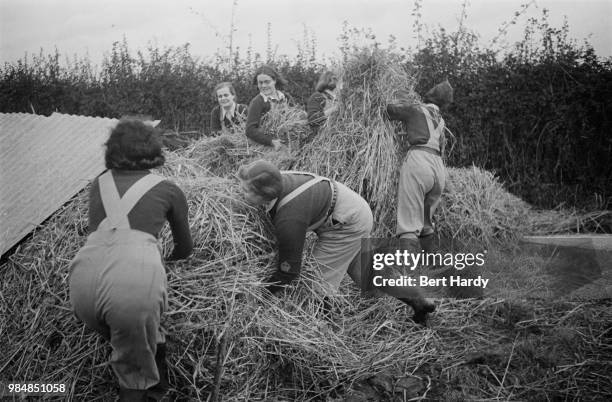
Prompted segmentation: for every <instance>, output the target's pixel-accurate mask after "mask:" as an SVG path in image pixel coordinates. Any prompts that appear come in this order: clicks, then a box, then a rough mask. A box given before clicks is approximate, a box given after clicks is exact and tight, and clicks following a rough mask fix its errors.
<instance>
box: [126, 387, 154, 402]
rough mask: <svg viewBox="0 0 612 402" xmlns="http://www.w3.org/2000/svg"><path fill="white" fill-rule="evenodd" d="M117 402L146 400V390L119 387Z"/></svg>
mask: <svg viewBox="0 0 612 402" xmlns="http://www.w3.org/2000/svg"><path fill="white" fill-rule="evenodd" d="M119 402H147V390H146V389H129V388H119Z"/></svg>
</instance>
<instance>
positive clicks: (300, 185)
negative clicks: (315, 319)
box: [238, 160, 429, 323]
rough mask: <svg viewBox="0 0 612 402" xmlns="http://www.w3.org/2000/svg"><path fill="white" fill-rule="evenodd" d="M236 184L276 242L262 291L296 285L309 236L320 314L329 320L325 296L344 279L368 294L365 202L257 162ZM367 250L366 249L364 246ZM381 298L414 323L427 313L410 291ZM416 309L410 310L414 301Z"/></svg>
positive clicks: (321, 180)
mask: <svg viewBox="0 0 612 402" xmlns="http://www.w3.org/2000/svg"><path fill="white" fill-rule="evenodd" d="M238 178H239V179H240V182H241V183H240V185H241V188H242V191H243V193H244V197H245V199H246V201H247V202H248V203H249V204H251V205H254V206H265V207H266V211H267V212H268V213H269V214H270V216H271V217H272V223H273V224H274V227H275V229H276V238H277V239H278V243H279V244H278V249H279V253H278V254H279V257H278V268H277V270H276V272H274V274H273V275H272V277H271V278H270V279H269V280H268V282H270V283H271V284H270V285H268V286H267V289H268V290H269V291H270V292H271V293H272V294H275V295H276V294H278V293H279V292H280V291H282V290H283V288H285V287H286V285H288V284H290V283H291V282H292V281H294V280H295V279H297V278H298V277H299V275H300V271H301V267H302V251H303V250H304V241H305V239H306V233H307V232H308V231H314V232H315V233H316V234H317V237H318V239H317V242H316V244H315V246H314V250H313V253H312V255H313V257H314V260H315V261H316V263H317V264H318V266H319V268H320V270H321V276H322V277H323V284H324V292H325V294H326V296H325V298H324V300H323V313H324V315H325V316H326V317H327V318H330V296H333V295H334V294H335V293H337V291H338V288H339V286H340V282H341V281H342V279H343V278H344V274H345V273H348V274H349V276H350V277H351V279H352V280H353V281H354V282H355V283H356V284H357V285H358V286H359V287H360V288H361V289H362V290H364V291H370V290H372V289H373V287H372V283H371V279H372V267H371V266H370V265H367V266H364V267H363V269H362V265H361V260H362V253H364V252H365V255H368V253H369V252H370V251H371V250H369V249H368V247H365V248H366V250H362V239H365V238H368V237H369V236H370V232H371V231H372V224H373V218H372V210H371V209H370V206H369V205H368V203H367V201H366V200H364V199H363V198H362V197H361V196H360V195H359V194H357V193H356V192H354V191H353V190H351V189H350V188H348V187H347V186H345V185H344V184H342V183H339V182H337V181H335V180H330V179H328V178H326V177H321V176H317V175H315V174H312V173H307V172H292V171H283V172H281V171H280V170H279V169H278V168H277V167H276V166H275V165H274V164H272V163H270V162H268V161H264V160H258V161H255V162H252V163H251V164H249V165H246V166H241V167H240V169H239V170H238ZM366 244H367V243H366ZM360 251H361V253H360ZM380 290H382V291H383V292H384V293H386V294H389V295H390V296H393V297H396V298H398V299H399V300H401V301H402V302H404V303H406V304H409V305H410V306H412V307H413V309H414V312H415V315H414V317H413V319H414V321H416V322H419V323H422V322H423V321H424V318H423V316H426V315H427V313H428V312H429V310H428V309H427V308H424V307H423V306H424V305H425V299H424V298H423V297H422V296H421V295H420V294H415V292H413V290H412V288H410V287H404V288H401V289H400V288H398V289H395V288H392V287H381V288H380ZM415 300H416V301H417V302H419V303H421V304H415V303H414V301H415Z"/></svg>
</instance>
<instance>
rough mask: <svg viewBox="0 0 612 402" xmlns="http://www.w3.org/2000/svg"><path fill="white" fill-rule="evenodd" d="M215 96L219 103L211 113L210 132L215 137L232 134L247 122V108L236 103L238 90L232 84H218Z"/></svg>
mask: <svg viewBox="0 0 612 402" xmlns="http://www.w3.org/2000/svg"><path fill="white" fill-rule="evenodd" d="M213 96H214V97H215V98H216V99H217V102H219V104H218V105H217V106H215V108H214V109H213V110H212V112H211V113H210V131H211V132H212V134H213V135H217V134H219V133H223V134H225V133H228V132H231V131H233V130H235V129H236V127H238V126H239V125H240V124H241V123H243V122H244V121H245V119H246V113H247V107H246V105H243V104H241V103H236V90H235V89H234V86H233V85H232V83H231V82H222V83H220V84H218V85H217V86H216V87H215V89H214V91H213Z"/></svg>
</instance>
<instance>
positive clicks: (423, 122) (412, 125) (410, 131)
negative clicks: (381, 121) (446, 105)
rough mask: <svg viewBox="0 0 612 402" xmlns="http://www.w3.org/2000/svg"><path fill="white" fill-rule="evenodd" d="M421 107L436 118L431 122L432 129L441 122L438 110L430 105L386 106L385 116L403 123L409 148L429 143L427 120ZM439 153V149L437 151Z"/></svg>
mask: <svg viewBox="0 0 612 402" xmlns="http://www.w3.org/2000/svg"><path fill="white" fill-rule="evenodd" d="M421 106H425V107H426V108H427V109H428V110H430V112H431V114H432V115H434V116H437V117H438V120H437V121H436V120H434V121H433V125H434V128H436V127H438V125H439V124H440V123H441V122H442V121H443V120H442V118H441V117H440V114H439V112H438V109H437V108H436V107H435V106H434V105H432V104H425V105H419V104H412V105H397V104H391V105H387V114H388V115H389V118H390V119H391V120H399V121H401V122H402V123H403V125H404V129H405V130H406V137H407V138H406V139H407V140H408V142H409V145H410V146H413V145H424V144H427V143H428V142H429V137H430V134H429V128H428V126H427V118H426V117H425V115H424V114H423V110H422V109H421ZM437 151H440V149H437Z"/></svg>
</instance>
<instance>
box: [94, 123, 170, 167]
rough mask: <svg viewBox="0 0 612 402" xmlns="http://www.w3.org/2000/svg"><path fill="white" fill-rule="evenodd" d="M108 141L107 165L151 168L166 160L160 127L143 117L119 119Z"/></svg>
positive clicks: (160, 164)
mask: <svg viewBox="0 0 612 402" xmlns="http://www.w3.org/2000/svg"><path fill="white" fill-rule="evenodd" d="M105 145H106V152H105V154H104V160H105V163H106V168H107V169H122V170H143V169H152V168H156V167H158V166H162V165H163V164H164V162H166V158H165V157H164V154H163V151H162V141H161V138H160V135H159V131H158V130H157V129H156V128H155V127H152V126H150V125H148V124H145V123H143V122H142V121H140V120H135V119H122V120H120V121H119V123H117V125H116V126H115V128H114V129H113V130H112V131H111V134H110V137H109V139H108V141H106V144H105Z"/></svg>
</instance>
